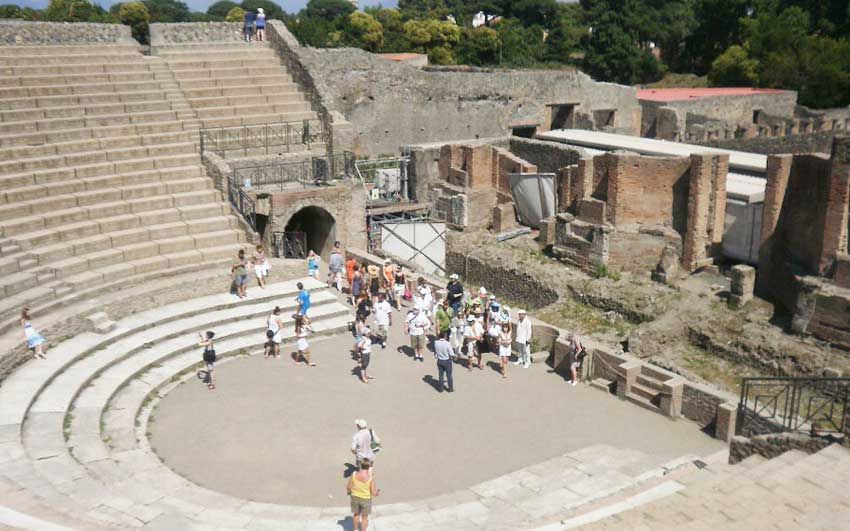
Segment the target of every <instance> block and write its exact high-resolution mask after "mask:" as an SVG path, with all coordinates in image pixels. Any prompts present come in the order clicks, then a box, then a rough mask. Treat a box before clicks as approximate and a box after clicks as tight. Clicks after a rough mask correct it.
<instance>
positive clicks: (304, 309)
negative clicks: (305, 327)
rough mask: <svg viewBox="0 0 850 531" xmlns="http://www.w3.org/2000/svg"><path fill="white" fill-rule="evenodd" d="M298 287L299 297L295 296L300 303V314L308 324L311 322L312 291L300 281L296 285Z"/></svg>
mask: <svg viewBox="0 0 850 531" xmlns="http://www.w3.org/2000/svg"><path fill="white" fill-rule="evenodd" d="M295 286H296V287H297V288H298V297H296V298H295V302H296V303H297V304H298V315H300V316H301V317H303V318H304V319H305V320H306V321H307V324H309V323H310V306H311V304H312V303H311V302H310V292H309V291H307V290H306V289H304V284H303V283H301V282H299V283H298V284H296V285H295Z"/></svg>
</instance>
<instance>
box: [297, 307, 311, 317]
mask: <svg viewBox="0 0 850 531" xmlns="http://www.w3.org/2000/svg"><path fill="white" fill-rule="evenodd" d="M298 315H300V316H302V317H310V308H307V309H306V310H304V311H301V310H298Z"/></svg>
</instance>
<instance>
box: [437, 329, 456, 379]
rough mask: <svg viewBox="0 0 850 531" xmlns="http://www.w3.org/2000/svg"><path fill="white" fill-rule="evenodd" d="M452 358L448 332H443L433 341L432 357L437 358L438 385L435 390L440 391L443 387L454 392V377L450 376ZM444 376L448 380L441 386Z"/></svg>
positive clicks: (452, 353) (452, 351)
mask: <svg viewBox="0 0 850 531" xmlns="http://www.w3.org/2000/svg"><path fill="white" fill-rule="evenodd" d="M452 358H454V350H453V349H452V345H451V344H450V343H449V333H448V332H444V333H442V334H440V337H439V338H438V339H437V341H435V342H434V359H436V360H437V377H438V379H439V385H440V387H439V388H438V389H437V391H439V392H441V393H442V392H443V389H445V390H446V391H448V392H450V393H454V392H455V385H454V379H453V378H452ZM444 377H445V378H446V379H447V380H448V384H449V386H448V387H443V378H444Z"/></svg>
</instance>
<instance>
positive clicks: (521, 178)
mask: <svg viewBox="0 0 850 531" xmlns="http://www.w3.org/2000/svg"><path fill="white" fill-rule="evenodd" d="M508 183H510V185H511V193H512V194H513V196H514V203H515V204H516V211H517V214H519V221H520V223H522V224H523V225H528V226H529V227H534V228H538V227H540V221H542V220H544V219H546V218H550V217H552V216H554V215H555V183H556V179H555V174H554V173H509V174H508Z"/></svg>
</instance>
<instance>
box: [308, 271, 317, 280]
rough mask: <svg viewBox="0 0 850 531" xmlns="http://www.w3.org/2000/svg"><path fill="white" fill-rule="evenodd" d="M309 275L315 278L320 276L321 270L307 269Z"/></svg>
mask: <svg viewBox="0 0 850 531" xmlns="http://www.w3.org/2000/svg"><path fill="white" fill-rule="evenodd" d="M307 276H310V277H313V278H319V270H318V269H308V270H307Z"/></svg>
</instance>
